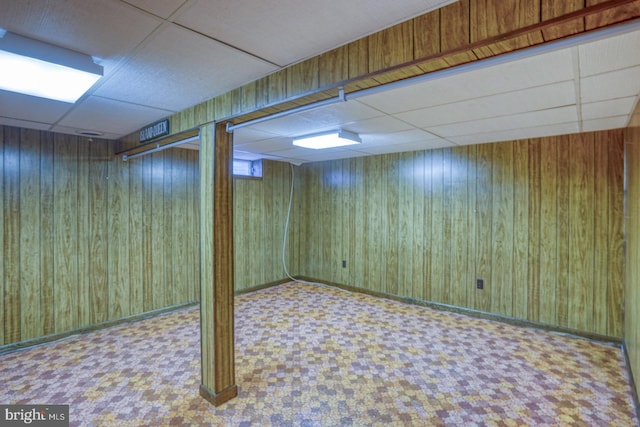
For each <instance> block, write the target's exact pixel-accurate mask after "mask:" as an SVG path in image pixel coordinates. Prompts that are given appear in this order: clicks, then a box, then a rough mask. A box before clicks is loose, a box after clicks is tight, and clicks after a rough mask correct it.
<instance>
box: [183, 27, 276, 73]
mask: <svg viewBox="0 0 640 427" xmlns="http://www.w3.org/2000/svg"><path fill="white" fill-rule="evenodd" d="M171 24H172V25H175V26H176V27H179V28H182V29H183V30H186V31H189V32H191V33H193V34H197V35H198V36H200V37H204V38H206V39H208V40H211V41H214V42H216V43H219V44H221V45H223V46H226V47H228V48H229V49H232V50H235V51H236V52H242V53H243V54H245V55H248V56H250V57H252V58H255V59H257V60H259V61H262V62H265V63H267V64H269V65H273V66H274V67H277V68H278V69H282V68H284V67H285V66H284V65H282V64H278V63H276V62H273V61H271V60H269V59H266V58H263V57H261V56H260V55H257V54H255V53H252V52H249V51H248V50H245V49H241V48H239V47H238V46H234V45H232V44H231V43H227V42H225V41H224V40H220V39H216V38H214V37H211V36H209V35H207V34H205V33H202V32H200V31H196V30H195V29H193V28H190V27H187V26H186V25H182V24H179V23H177V22H171Z"/></svg>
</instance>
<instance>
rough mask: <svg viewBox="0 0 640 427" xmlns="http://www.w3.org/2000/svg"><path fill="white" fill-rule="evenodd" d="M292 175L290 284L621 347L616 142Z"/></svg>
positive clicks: (481, 148)
mask: <svg viewBox="0 0 640 427" xmlns="http://www.w3.org/2000/svg"><path fill="white" fill-rule="evenodd" d="M298 173H299V174H300V176H301V181H302V183H301V186H302V187H303V190H302V191H301V192H299V193H297V197H296V202H297V203H296V209H297V211H296V209H294V213H293V215H294V218H295V219H296V221H297V222H296V233H299V234H298V236H297V238H298V239H299V241H300V242H304V244H302V243H301V244H300V245H299V258H298V260H297V262H298V264H297V265H298V267H299V270H297V271H295V272H292V273H294V274H300V275H304V276H308V277H313V278H316V279H321V280H327V281H330V282H335V283H339V284H345V285H348V286H353V287H358V288H363V289H365V290H370V291H374V292H381V293H386V294H391V295H397V296H401V297H409V298H416V299H419V300H428V301H434V302H438V303H443V304H451V305H454V306H460V307H467V308H471V309H477V310H482V311H486V312H491V313H496V314H500V315H505V316H510V317H514V318H519V319H525V320H528V321H533V322H539V323H544V324H549V325H554V326H559V327H563V328H570V329H574V330H578V331H582V332H587V333H593V334H600V335H607V336H611V337H617V338H620V337H622V310H621V304H622V279H623V263H622V257H623V254H622V242H623V173H624V171H623V132H622V131H621V130H617V131H606V132H597V133H584V134H575V135H568V136H560V137H549V138H540V139H530V140H522V141H515V142H501V143H493V144H482V145H472V146H467V147H455V148H449V149H440V150H431V151H423V152H411V153H399V154H389V155H382V156H373V157H364V158H356V159H347V160H340V161H331V162H320V163H312V164H306V165H303V166H302V167H300V168H299V169H298ZM343 260H345V261H346V263H347V264H346V265H347V267H346V268H343V267H342V261H343ZM476 279H483V280H484V289H483V290H478V289H476Z"/></svg>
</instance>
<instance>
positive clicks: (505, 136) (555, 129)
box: [449, 122, 580, 145]
mask: <svg viewBox="0 0 640 427" xmlns="http://www.w3.org/2000/svg"><path fill="white" fill-rule="evenodd" d="M577 132H580V129H579V127H578V124H577V123H576V122H570V123H558V124H555V125H546V126H543V125H540V126H534V127H531V128H520V129H509V130H495V131H492V132H486V133H476V134H471V135H463V136H454V137H451V138H449V140H450V141H452V142H454V143H456V144H458V145H470V144H484V143H488V142H500V141H516V140H519V139H526V138H541V137H545V136H553V135H565V134H570V133H577Z"/></svg>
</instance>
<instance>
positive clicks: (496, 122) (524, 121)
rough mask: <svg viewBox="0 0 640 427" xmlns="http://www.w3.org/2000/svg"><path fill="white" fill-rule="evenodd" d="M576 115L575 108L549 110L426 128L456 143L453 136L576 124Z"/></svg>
mask: <svg viewBox="0 0 640 427" xmlns="http://www.w3.org/2000/svg"><path fill="white" fill-rule="evenodd" d="M577 120H578V115H577V111H576V108H575V106H570V107H560V108H551V109H548V110H541V111H533V112H529V113H523V114H514V115H511V116H501V117H494V118H490V119H483V120H474V121H469V122H463V123H454V124H450V125H444V126H433V127H430V128H427V129H426V130H428V131H429V132H431V133H433V134H436V135H439V136H441V137H444V138H447V139H449V140H451V141H454V142H455V141H456V140H455V139H454V138H452V137H455V136H462V135H471V134H482V133H489V132H492V131H501V130H511V129H522V128H531V127H535V126H541V127H544V126H548V125H555V124H558V123H568V122H577Z"/></svg>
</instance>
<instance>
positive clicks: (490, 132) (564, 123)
mask: <svg viewBox="0 0 640 427" xmlns="http://www.w3.org/2000/svg"><path fill="white" fill-rule="evenodd" d="M575 124H576V122H575V121H569V122H561V123H552V124H547V123H545V124H542V125H536V126H527V127H523V128H521V127H515V128H510V129H500V130H497V131H496V130H491V131H488V132H471V133H468V134H464V135H451V136H449V138H456V139H457V138H463V137H467V136H474V135H495V134H496V133H507V132H513V131H528V130H530V129H544V128H547V127H552V126H564V125H575ZM443 139H444V138H443Z"/></svg>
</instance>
